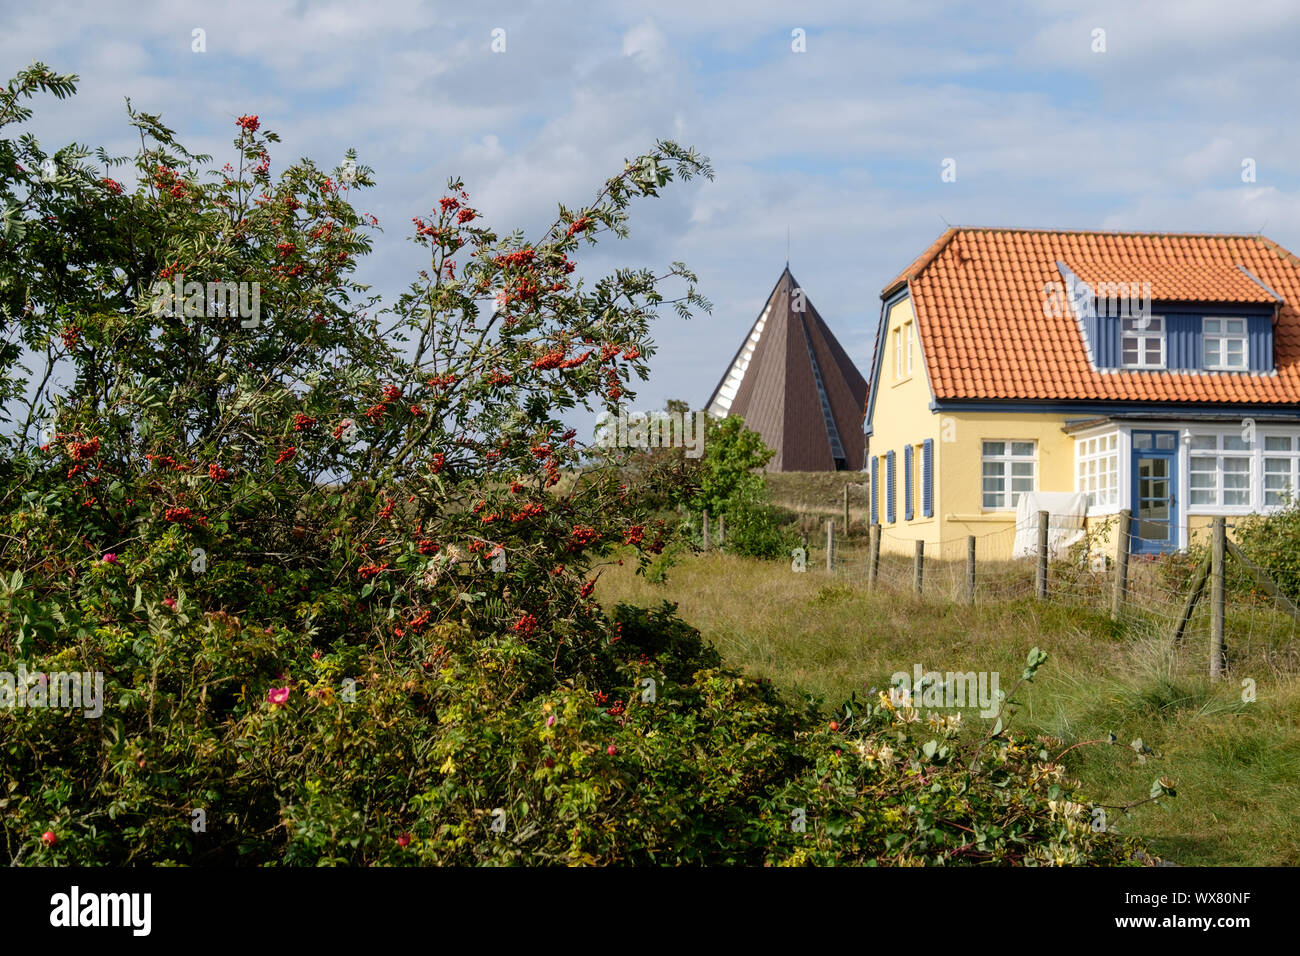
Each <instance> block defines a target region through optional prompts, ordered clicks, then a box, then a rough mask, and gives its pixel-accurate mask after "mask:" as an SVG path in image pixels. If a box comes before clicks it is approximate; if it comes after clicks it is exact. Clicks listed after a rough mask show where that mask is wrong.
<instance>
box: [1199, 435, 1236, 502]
mask: <svg viewBox="0 0 1300 956" xmlns="http://www.w3.org/2000/svg"><path fill="white" fill-rule="evenodd" d="M1250 460H1251V454H1250V443H1249V442H1248V441H1246V440H1245V439H1244V438H1242V437H1241V436H1240V435H1234V434H1229V435H1193V436H1192V441H1191V456H1190V462H1189V469H1188V484H1189V486H1190V490H1191V503H1192V504H1193V505H1211V506H1217V507H1225V508H1226V507H1248V506H1249V505H1250Z"/></svg>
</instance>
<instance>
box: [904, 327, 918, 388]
mask: <svg viewBox="0 0 1300 956" xmlns="http://www.w3.org/2000/svg"><path fill="white" fill-rule="evenodd" d="M903 328H904V329H906V330H907V331H906V333H905V335H904V337H905V338H906V339H907V374H908V375H909V376H910V375H911V374H912V343H913V340H914V339H915V338H916V332H915V330H914V329H913V328H912V323H911V322H906V323H904V325H903Z"/></svg>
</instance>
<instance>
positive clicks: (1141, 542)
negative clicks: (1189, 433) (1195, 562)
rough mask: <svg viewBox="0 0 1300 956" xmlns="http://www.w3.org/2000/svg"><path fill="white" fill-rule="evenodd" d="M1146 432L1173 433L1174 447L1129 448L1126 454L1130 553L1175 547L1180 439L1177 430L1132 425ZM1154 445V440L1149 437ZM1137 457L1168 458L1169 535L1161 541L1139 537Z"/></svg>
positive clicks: (1144, 552) (1140, 533) (1177, 524)
mask: <svg viewBox="0 0 1300 956" xmlns="http://www.w3.org/2000/svg"><path fill="white" fill-rule="evenodd" d="M1138 433H1145V434H1149V435H1151V436H1153V439H1154V436H1156V435H1172V436H1173V437H1174V447H1173V448H1170V449H1166V450H1158V449H1155V448H1131V453H1130V455H1129V481H1130V483H1131V485H1130V498H1129V501H1130V502H1131V503H1132V511H1133V526H1132V527H1133V531H1132V539H1131V541H1130V542H1129V543H1130V549H1131V551H1132V553H1133V554H1162V553H1164V552H1166V551H1176V550H1177V549H1178V532H1179V518H1178V513H1179V512H1178V455H1179V451H1178V448H1179V441H1178V432H1176V431H1167V430H1163V429H1162V430H1158V431H1153V430H1151V429H1146V428H1140V429H1135V430H1134V434H1138ZM1152 444H1153V445H1154V444H1155V442H1154V440H1153V441H1152ZM1139 458H1164V459H1166V460H1168V462H1169V495H1170V500H1169V538H1168V539H1167V540H1166V541H1165V542H1164V544H1163V545H1162V544H1161V543H1160V542H1158V541H1148V540H1146V539H1144V538H1143V537H1142V523H1141V521H1140V519H1139V517H1138V515H1139V512H1140V510H1141V508H1140V505H1141V499H1140V497H1139V494H1138V491H1139V488H1140V479H1139V477H1138V466H1137V463H1138V459H1139Z"/></svg>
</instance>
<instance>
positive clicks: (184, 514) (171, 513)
mask: <svg viewBox="0 0 1300 956" xmlns="http://www.w3.org/2000/svg"><path fill="white" fill-rule="evenodd" d="M193 516H194V515H193V512H191V511H190V509H189V508H168V509H167V510H166V511H164V512H163V517H164V518H166V519H167V520H168V521H189V520H190V518H192V517H193Z"/></svg>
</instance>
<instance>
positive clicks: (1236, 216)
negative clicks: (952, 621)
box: [0, 0, 1300, 424]
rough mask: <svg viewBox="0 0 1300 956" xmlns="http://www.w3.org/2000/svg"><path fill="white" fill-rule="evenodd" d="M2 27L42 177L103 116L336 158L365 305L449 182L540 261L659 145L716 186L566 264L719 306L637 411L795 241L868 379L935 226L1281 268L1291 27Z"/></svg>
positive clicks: (1292, 95) (209, 18) (1094, 15)
mask: <svg viewBox="0 0 1300 956" xmlns="http://www.w3.org/2000/svg"><path fill="white" fill-rule="evenodd" d="M0 23H2V24H4V29H3V30H0V68H2V72H3V80H7V79H8V78H9V77H11V76H12V75H13V74H14V73H15V72H16V71H17V70H18V69H21V68H22V67H24V66H26V65H28V64H30V63H31V62H32V61H34V60H39V61H42V62H44V63H46V64H47V65H48V66H49V67H51V68H52V69H54V70H55V71H56V72H62V73H76V74H77V75H78V76H79V77H80V82H79V92H78V94H77V95H76V96H75V97H74V98H72V99H70V100H65V101H61V102H60V101H56V100H54V99H53V98H52V97H43V98H41V99H39V100H37V101H36V103H35V105H36V110H37V112H36V116H35V117H34V119H33V120H32V121H31V122H30V123H29V124H27V129H29V130H30V131H31V132H32V133H34V134H35V135H36V136H37V138H38V139H39V140H40V141H41V143H42V145H43V146H44V147H45V148H46V149H48V150H51V151H52V150H53V149H54V148H55V147H57V146H62V145H63V144H65V143H66V142H69V141H76V142H80V143H83V144H89V145H91V146H92V147H93V146H99V145H102V146H104V147H105V148H106V149H108V151H109V152H110V153H115V154H133V153H134V151H135V148H136V147H137V145H138V141H137V140H133V138H132V135H131V134H132V132H133V131H132V130H131V128H130V127H129V126H128V124H127V121H126V114H125V109H124V100H125V98H126V97H130V99H131V102H132V104H133V106H135V107H136V108H137V109H139V110H142V111H145V112H151V113H160V114H162V118H163V121H164V122H165V123H166V124H167V125H168V126H170V127H171V128H173V129H174V130H176V131H177V133H178V135H179V139H180V140H181V142H182V143H184V144H185V145H186V146H187V148H189V149H190V150H191V151H192V152H206V153H212V154H213V156H214V163H215V165H216V166H220V165H221V164H222V163H223V162H225V161H227V159H230V158H231V157H232V156H233V148H232V145H231V140H232V138H233V137H234V135H235V133H236V132H237V130H236V129H235V125H234V121H235V119H236V117H238V116H240V115H243V114H256V115H258V116H259V117H260V119H261V123H262V128H263V129H264V130H265V129H271V130H274V131H276V132H277V133H279V134H280V136H281V137H282V140H283V141H282V142H281V144H280V145H279V147H278V148H277V149H276V150H275V151H274V152H273V154H272V155H273V158H274V160H275V161H274V163H273V166H272V172H273V174H274V172H275V169H276V167H277V166H278V167H279V168H281V169H283V168H284V167H285V166H287V165H288V164H289V162H290V161H292V160H294V159H296V158H298V157H300V156H307V157H311V158H312V159H314V160H315V161H316V163H317V164H318V165H320V166H322V167H333V166H336V165H338V164H340V163H342V161H343V157H344V154H345V153H346V151H347V150H348V149H349V148H355V149H356V150H357V153H358V162H359V163H361V164H364V165H368V166H370V167H373V169H374V171H375V172H374V176H375V180H376V183H377V185H376V187H375V188H373V189H369V190H365V191H364V192H362V193H361V194H360V197H359V199H358V200H357V206H358V208H359V209H360V210H361V211H363V212H369V213H373V214H375V215H376V216H377V217H378V218H379V220H380V225H381V227H382V228H383V232H380V233H378V234H376V235H375V237H374V240H375V250H374V253H373V254H372V255H371V256H370V257H369V261H367V262H366V263H365V265H364V266H363V268H362V269H361V270H360V271H359V273H358V277H359V278H360V279H361V280H362V281H365V282H368V283H371V284H372V285H373V286H374V287H375V290H376V291H377V292H379V293H381V294H383V295H384V296H385V297H386V298H387V299H389V300H390V301H391V300H392V298H394V297H395V296H396V295H397V294H398V293H400V292H401V291H402V290H403V289H404V288H405V287H406V286H407V284H408V283H409V282H410V281H411V280H412V279H413V278H415V274H416V271H417V270H418V269H419V268H421V267H422V266H423V265H425V264H427V260H426V257H425V256H424V254H423V253H422V252H421V250H420V249H419V248H418V247H416V246H415V245H413V244H412V243H410V242H408V241H406V238H407V236H408V234H409V229H410V220H411V217H412V216H417V215H422V214H426V213H428V212H429V210H430V209H431V208H432V207H433V206H434V205H435V204H436V202H437V199H438V197H439V196H441V195H442V194H443V192H444V187H445V184H446V181H447V179H448V178H449V177H452V176H459V177H461V178H463V179H464V181H465V185H466V188H467V190H468V192H469V194H470V197H471V203H472V205H473V206H474V208H475V209H477V210H479V211H480V212H482V213H483V214H484V216H485V217H486V220H487V222H488V224H490V225H491V226H492V227H493V228H495V229H497V231H498V232H500V233H507V232H510V231H512V230H513V229H515V228H521V229H522V230H523V231H524V233H525V235H526V236H530V237H540V236H541V233H542V230H543V229H544V227H545V226H546V225H547V224H549V222H550V221H551V220H552V219H553V218H554V215H555V211H556V204H557V203H559V202H563V203H565V204H566V205H567V206H569V207H571V208H572V207H576V206H579V205H581V204H582V203H583V202H585V201H587V200H589V199H590V198H592V197H593V196H594V195H595V193H596V191H597V190H598V188H599V186H600V185H601V183H603V182H604V180H605V179H606V178H607V177H609V176H611V175H614V174H616V173H618V172H619V171H621V170H622V168H623V162H624V160H626V159H628V158H630V157H633V156H637V155H639V154H641V153H643V152H645V151H646V150H647V149H649V148H650V147H651V146H652V145H653V143H654V142H655V140H657V139H671V140H675V141H677V142H679V143H682V144H684V145H689V146H693V147H695V148H696V149H698V150H699V151H700V152H702V153H703V154H704V155H706V156H708V157H709V159H710V160H711V162H712V165H713V167H714V169H715V172H716V177H715V179H714V180H713V181H712V182H709V181H707V180H701V179H696V180H693V181H691V182H689V183H685V184H682V183H673V184H672V185H670V186H669V187H668V188H667V190H666V191H665V192H664V193H663V195H662V197H661V198H659V199H646V200H638V201H636V202H635V203H634V204H633V206H632V209H631V210H630V213H631V222H630V228H631V235H630V236H629V237H628V238H627V239H626V240H621V241H620V240H616V239H613V238H612V237H609V238H607V239H604V240H602V243H601V245H600V246H599V247H597V250H583V251H584V252H585V254H586V258H585V260H583V264H582V267H581V269H580V274H582V275H585V276H586V277H587V279H588V281H591V280H593V279H595V278H597V277H599V276H600V275H603V274H605V273H607V272H609V271H611V270H613V269H614V268H617V267H643V266H644V267H649V268H653V269H656V270H662V269H663V268H665V267H666V266H667V265H668V264H669V263H671V262H672V261H674V260H683V261H685V262H686V263H687V265H688V266H689V267H690V268H692V269H693V270H694V271H695V272H696V273H697V274H698V275H699V278H700V291H701V292H702V293H703V294H704V295H705V296H707V297H708V298H709V299H711V300H712V301H713V303H714V309H713V312H712V313H711V314H702V315H699V316H697V317H696V318H695V319H693V320H691V321H690V322H685V321H683V320H681V319H679V318H678V317H677V316H675V315H674V314H673V312H672V310H671V309H669V308H665V309H664V310H663V312H662V318H661V319H660V320H659V321H658V322H657V323H656V324H655V326H654V328H653V338H654V340H655V343H656V348H657V352H656V354H655V356H654V358H653V360H652V361H651V370H652V371H651V377H650V380H649V382H647V383H645V384H643V385H641V386H640V388H639V389H638V397H637V399H636V402H635V404H634V407H635V408H637V409H653V408H659V407H662V406H663V404H664V402H665V401H666V400H667V399H669V398H681V399H685V400H687V401H688V402H690V403H691V405H692V406H694V407H702V406H703V405H704V403H705V402H706V401H707V399H708V397H709V394H710V393H711V391H712V389H713V388H714V386H715V385H716V384H717V382H718V380H719V378H720V377H721V376H722V374H723V372H724V371H725V370H726V366H727V365H728V363H729V362H730V360H731V357H732V355H733V354H734V352H735V351H736V349H737V348H738V346H739V345H740V343H741V341H742V340H743V338H744V336H745V335H746V333H747V331H748V329H749V327H750V326H751V325H752V324H753V322H754V320H755V318H756V317H757V315H758V312H759V311H760V309H761V308H762V306H763V303H764V301H765V299H766V297H767V295H768V293H769V292H770V291H771V288H772V286H773V285H774V284H775V282H776V280H777V278H778V277H779V275H780V272H781V269H782V267H783V266H784V265H785V261H786V250H787V230H788V236H789V261H790V266H791V271H792V272H793V273H794V275H795V276H796V277H797V279H798V280H799V283H800V285H801V286H802V287H803V288H804V290H805V291H806V293H807V296H808V299H809V300H810V301H811V302H812V303H813V304H814V305H815V307H816V308H817V311H818V312H819V313H820V314H821V315H822V317H823V318H824V319H825V320H826V322H827V323H828V325H829V326H830V327H831V329H832V331H833V332H834V333H835V335H836V336H837V338H839V340H840V342H841V343H842V344H843V345H844V347H845V349H846V350H847V351H848V353H849V355H850V357H851V358H852V359H853V360H854V361H855V362H856V363H857V365H858V367H859V369H860V370H861V371H862V372H863V374H864V375H866V374H867V373H868V371H869V368H870V362H871V352H872V347H873V337H874V333H875V327H876V323H877V321H878V319H879V315H880V291H881V289H882V288H883V287H884V286H885V285H886V283H888V282H889V281H890V280H891V279H892V278H893V277H894V276H895V275H896V274H897V273H898V272H900V271H901V270H902V269H903V268H904V267H905V266H906V265H907V264H908V263H910V262H911V261H912V259H914V258H915V257H916V256H917V255H918V254H919V253H921V252H922V251H923V250H924V249H925V248H926V247H927V246H928V245H929V244H930V243H931V242H933V241H934V239H935V238H937V237H938V236H939V234H940V233H941V232H942V231H943V230H944V229H945V228H946V226H947V225H949V224H951V225H965V226H1011V227H1026V228H1083V229H1133V230H1149V231H1187V232H1238V233H1259V232H1262V233H1263V234H1264V235H1267V236H1268V237H1270V238H1272V239H1273V240H1275V241H1277V242H1279V243H1280V244H1281V245H1283V246H1285V247H1287V248H1289V249H1291V250H1293V251H1300V192H1298V189H1300V126H1298V125H1297V124H1296V122H1295V119H1296V106H1295V104H1297V103H1300V71H1297V70H1296V69H1295V50H1296V49H1297V48H1300V5H1298V4H1296V3H1294V2H1293V0H1251V2H1247V3H1230V2H1208V0H1171V2H1164V0H1152V2H1141V0H1120V2H1095V0H1094V2H1086V3H1084V2H1066V0H1043V2H1034V3H1015V2H1010V3H991V2H990V3H980V4H967V3H945V2H934V0H907V2H902V3H892V4H884V3H879V2H875V0H870V2H863V0H845V2H839V0H836V2H826V3H815V2H800V3H777V2H769V0H745V2H743V3H741V2H735V3H729V2H712V3H703V2H700V0H692V2H687V0H661V2H659V3H657V4H654V5H647V4H637V3H630V2H623V0H605V2H600V3H577V2H564V0H560V2H544V0H515V2H493V0H478V2H475V3H473V4H446V3H432V2H418V0H393V2H386V0H368V2H359V0H350V2H320V3H314V2H286V0H255V2H254V0H231V2H224V3H222V4H219V5H218V4H202V3H184V2H182V3H162V2H154V0H140V2H131V3H124V2H113V0H89V2H82V3H58V2H53V3H45V2H42V3H37V4H33V3H29V2H22V3H18V2H15V0H0ZM195 30H202V31H203V37H204V42H205V46H206V49H205V50H204V51H203V52H196V51H195V50H194V49H193V47H194V45H195V44H194V36H195V34H194V31H195ZM494 30H503V31H504V35H502V34H500V33H498V34H497V37H498V40H499V39H500V38H501V37H502V36H504V50H502V51H500V52H494V51H493V31H494ZM1098 31H1102V32H1098ZM497 46H498V47H500V46H501V43H500V42H498V44H497ZM1248 160H1249V161H1252V162H1251V163H1250V165H1251V166H1252V167H1253V170H1254V177H1253V181H1243V163H1245V162H1246V161H1248ZM945 168H947V169H949V170H952V171H954V172H955V178H954V177H953V176H951V175H950V176H948V177H947V179H948V180H950V181H945V177H944V176H943V172H944V169H945ZM593 419H594V416H593ZM574 424H580V422H579V420H576V419H575V421H574Z"/></svg>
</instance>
